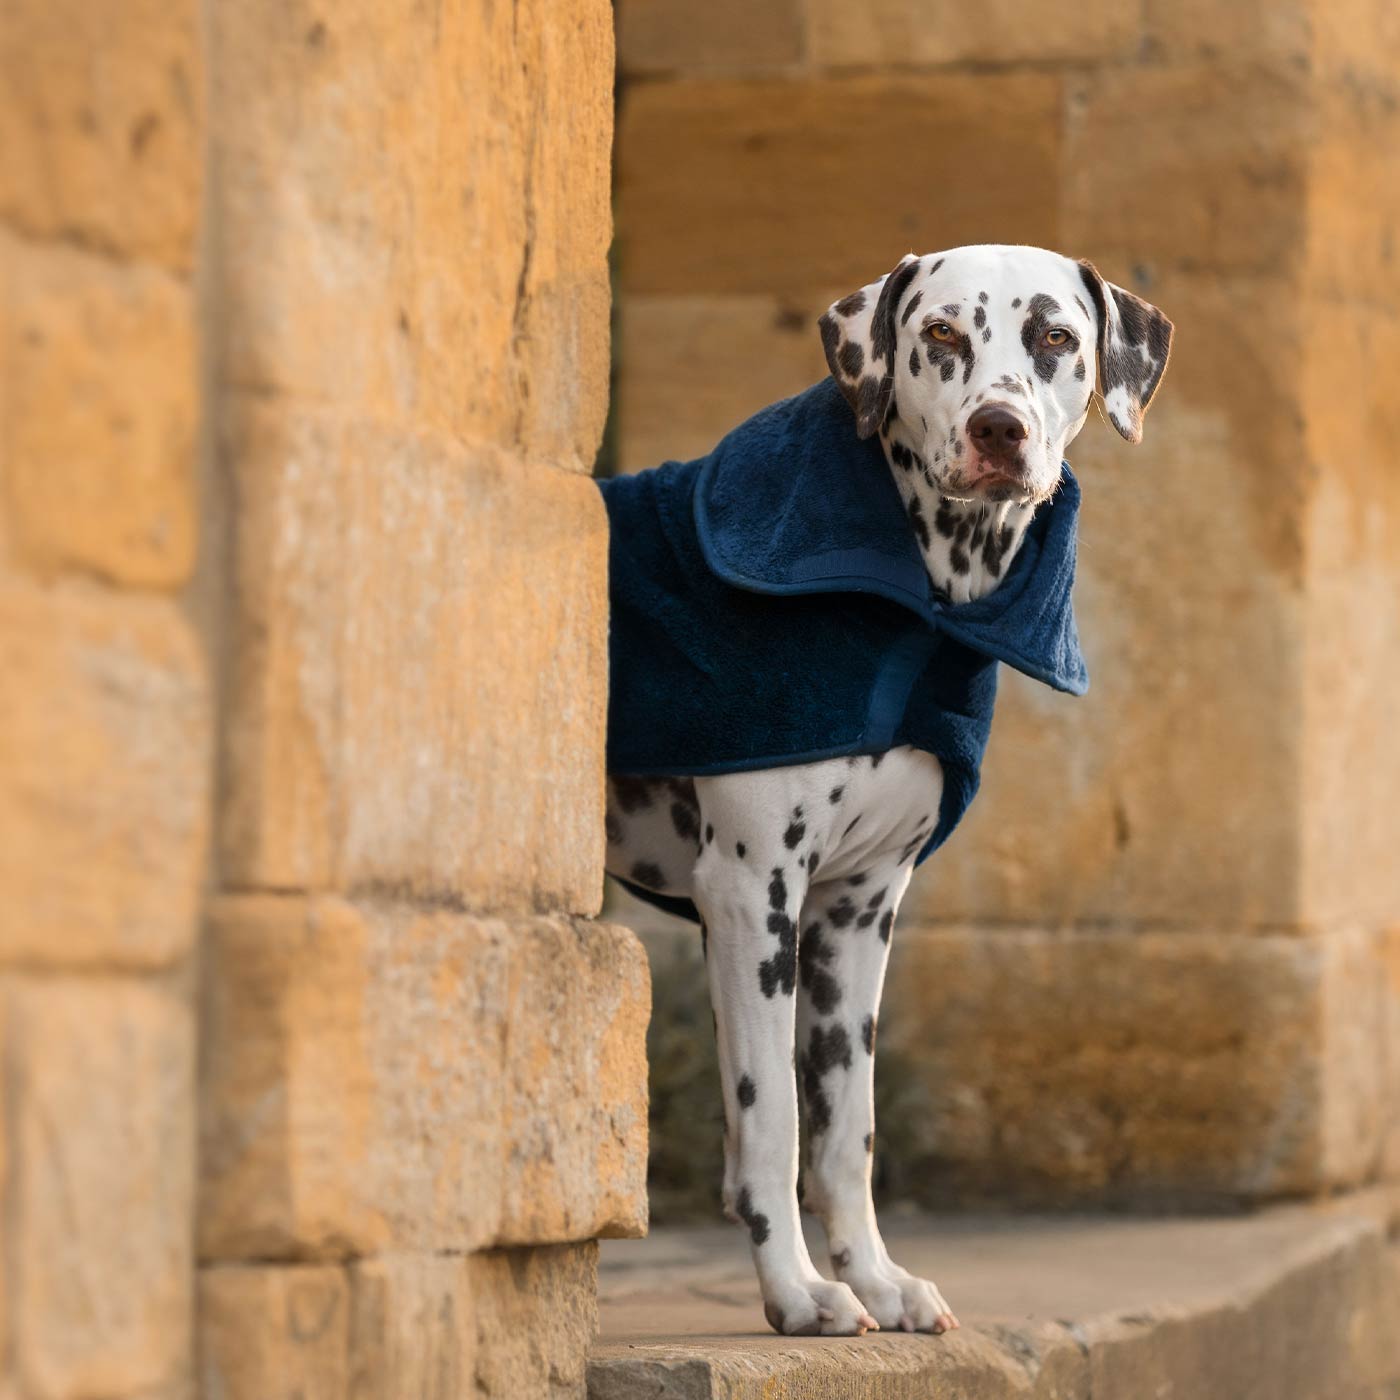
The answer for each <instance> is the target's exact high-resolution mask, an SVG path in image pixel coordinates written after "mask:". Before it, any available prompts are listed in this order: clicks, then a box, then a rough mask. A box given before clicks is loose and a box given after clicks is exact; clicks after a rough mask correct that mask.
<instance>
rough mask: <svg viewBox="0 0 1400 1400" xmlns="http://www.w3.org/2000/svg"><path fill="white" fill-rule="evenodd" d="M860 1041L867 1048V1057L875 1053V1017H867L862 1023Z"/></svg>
mask: <svg viewBox="0 0 1400 1400" xmlns="http://www.w3.org/2000/svg"><path fill="white" fill-rule="evenodd" d="M860 1041H861V1044H862V1045H864V1046H865V1053H866V1054H867V1055H873V1054H874V1053H875V1018H874V1017H873V1016H867V1017H866V1018H865V1020H863V1021H862V1022H861V1023H860Z"/></svg>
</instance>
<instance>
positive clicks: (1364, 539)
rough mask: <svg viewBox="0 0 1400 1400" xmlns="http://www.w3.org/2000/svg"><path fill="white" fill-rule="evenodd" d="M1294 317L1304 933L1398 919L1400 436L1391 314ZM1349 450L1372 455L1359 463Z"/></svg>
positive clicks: (1399, 362)
mask: <svg viewBox="0 0 1400 1400" xmlns="http://www.w3.org/2000/svg"><path fill="white" fill-rule="evenodd" d="M1378 197H1379V196H1378ZM1302 314H1303V315H1305V316H1306V318H1307V323H1308V337H1309V347H1310V348H1309V353H1308V354H1307V355H1306V357H1305V358H1304V362H1303V366H1302V378H1303V381H1304V383H1303V395H1304V403H1305V405H1306V412H1305V426H1304V439H1305V446H1304V447H1302V448H1301V449H1300V454H1301V455H1303V456H1305V457H1306V459H1307V460H1308V461H1309V462H1310V463H1312V464H1313V473H1312V480H1311V482H1310V491H1309V500H1308V511H1307V517H1306V521H1305V531H1306V534H1305V540H1306V548H1307V559H1308V573H1307V594H1306V617H1307V653H1306V667H1305V671H1304V674H1303V677H1302V681H1301V685H1302V689H1303V702H1304V711H1305V714H1306V726H1305V732H1306V744H1305V748H1304V752H1303V755H1302V758H1301V762H1300V771H1299V790H1300V792H1301V794H1302V796H1301V798H1300V800H1299V809H1298V810H1299V821H1300V823H1301V825H1302V827H1303V830H1304V833H1305V840H1304V862H1303V867H1302V872H1301V878H1302V883H1303V886H1304V900H1305V907H1306V912H1307V916H1308V917H1309V919H1310V920H1312V921H1313V922H1315V923H1318V924H1320V925H1327V924H1333V925H1352V926H1359V927H1369V928H1379V927H1385V926H1386V925H1388V924H1390V923H1391V922H1392V921H1393V919H1394V917H1395V910H1396V909H1397V907H1400V862H1397V861H1396V860H1395V858H1394V842H1393V839H1392V833H1393V832H1394V831H1395V830H1396V828H1397V823H1400V744H1397V743H1396V739H1395V731H1394V724H1393V708H1394V707H1393V706H1392V705H1391V704H1389V703H1388V702H1387V699H1386V697H1389V696H1393V695H1395V694H1396V693H1397V692H1398V691H1400V651H1397V648H1396V638H1397V636H1400V559H1398V558H1397V555H1396V550H1395V537H1396V532H1397V531H1400V473H1397V472H1396V469H1395V463H1394V461H1393V460H1392V456H1391V454H1390V453H1389V452H1388V451H1386V450H1385V449H1384V447H1382V446H1381V445H1382V444H1386V443H1390V442H1393V441H1394V440H1395V435H1396V433H1397V432H1400V407H1398V406H1397V404H1396V401H1395V397H1394V395H1393V394H1392V393H1391V385H1392V384H1393V383H1394V380H1395V376H1396V374H1397V373H1400V327H1397V325H1396V323H1395V319H1394V317H1393V316H1392V315H1391V314H1390V313H1389V312H1387V311H1383V310H1380V309H1377V308H1373V307H1370V306H1366V305H1358V304H1357V303H1356V302H1355V301H1352V300H1339V299H1335V298H1333V297H1329V296H1327V295H1323V294H1314V295H1310V296H1309V297H1308V298H1307V299H1306V300H1305V301H1304V302H1303V304H1302ZM1324 347H1325V348H1324ZM1358 442H1367V443H1374V444H1377V450H1376V451H1361V452H1358V451H1355V450H1354V445H1355V444H1356V443H1358ZM1363 599H1364V603H1363V604H1361V605H1360V606H1358V601H1359V600H1363Z"/></svg>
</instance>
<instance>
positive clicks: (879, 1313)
mask: <svg viewBox="0 0 1400 1400" xmlns="http://www.w3.org/2000/svg"><path fill="white" fill-rule="evenodd" d="M841 1277H842V1279H843V1280H844V1281H845V1282H846V1283H847V1284H849V1285H850V1287H851V1288H852V1290H853V1291H854V1292H855V1295H856V1297H858V1298H859V1299H860V1301H861V1302H862V1303H863V1304H864V1305H865V1309H866V1311H867V1312H868V1313H869V1314H870V1315H871V1316H872V1317H874V1318H875V1320H876V1321H877V1322H878V1323H879V1324H880V1326H881V1327H883V1328H884V1329H885V1330H886V1331H895V1330H901V1331H904V1332H934V1333H939V1332H950V1331H952V1330H953V1329H954V1328H955V1327H960V1326H961V1325H962V1324H961V1323H960V1322H959V1321H958V1319H957V1318H956V1317H955V1316H954V1315H953V1310H952V1308H950V1307H949V1306H948V1304H947V1302H946V1301H945V1300H944V1297H943V1295H942V1294H941V1293H940V1292H939V1291H938V1289H937V1287H936V1286H935V1285H934V1284H932V1283H930V1282H929V1281H928V1280H927V1279H922V1278H915V1277H914V1275H913V1274H911V1273H909V1272H908V1270H907V1269H901V1268H899V1267H898V1266H897V1265H894V1264H890V1265H888V1266H887V1267H885V1268H883V1269H877V1270H872V1271H871V1272H869V1273H862V1274H859V1275H857V1274H855V1273H853V1272H847V1273H843V1274H842V1275H841Z"/></svg>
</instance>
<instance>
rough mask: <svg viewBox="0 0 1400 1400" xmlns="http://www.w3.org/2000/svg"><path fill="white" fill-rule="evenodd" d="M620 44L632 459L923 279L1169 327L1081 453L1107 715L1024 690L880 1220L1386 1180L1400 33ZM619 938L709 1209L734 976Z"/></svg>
mask: <svg viewBox="0 0 1400 1400" xmlns="http://www.w3.org/2000/svg"><path fill="white" fill-rule="evenodd" d="M618 20H619V26H618V45H619V47H618V63H619V74H620V101H619V119H618V134H617V149H616V172H615V189H616V209H617V245H616V248H615V255H614V256H615V263H616V267H617V281H616V287H617V313H616V314H617V327H618V332H617V336H618V338H617V371H616V374H617V385H616V403H615V412H616V431H615V465H616V467H617V469H620V470H636V469H639V468H642V467H645V466H650V465H654V464H655V463H657V462H660V461H662V460H664V459H666V458H682V459H683V458H685V457H688V456H693V455H697V454H699V453H701V452H704V451H706V450H708V448H709V447H710V446H711V445H713V443H714V442H715V441H716V440H717V439H718V438H719V437H720V436H721V435H722V434H723V432H725V431H726V430H727V429H728V428H729V427H730V426H732V425H733V424H735V423H737V422H739V421H740V420H741V419H742V418H744V417H745V416H746V415H748V414H749V413H751V412H753V411H754V410H756V409H757V408H759V407H761V406H762V405H763V404H765V403H768V402H771V401H772V400H774V399H776V398H779V397H782V396H785V395H787V394H790V393H793V392H795V391H797V390H799V389H801V388H803V387H805V386H806V385H807V384H809V383H811V382H813V381H814V380H816V379H817V378H819V377H820V376H821V375H823V374H824V373H825V365H824V362H823V360H822V355H821V349H820V345H819V343H818V339H817V335H816V332H815V326H814V322H815V318H816V316H817V315H818V314H819V313H820V312H821V311H822V310H823V309H825V307H826V306H827V304H828V303H829V302H831V301H832V300H833V299H835V298H836V297H838V296H841V295H843V294H845V293H847V292H849V291H851V290H853V289H855V288H856V287H859V286H861V285H862V284H864V283H866V282H869V281H871V280H872V279H873V278H875V277H877V276H879V275H880V274H881V273H882V272H885V271H887V270H889V269H890V268H891V267H893V266H894V264H895V263H896V262H897V261H898V259H899V257H900V256H901V255H902V254H904V253H906V252H909V251H914V252H929V251H934V250H937V249H940V248H944V247H951V246H956V245H958V244H963V243H973V242H1028V243H1034V244H1040V245H1044V246H1049V247H1053V248H1057V249H1060V250H1062V251H1064V252H1067V253H1070V254H1072V255H1074V256H1078V257H1086V258H1090V259H1092V260H1093V261H1094V262H1096V263H1097V264H1098V266H1099V267H1100V268H1101V270H1102V271H1103V272H1104V273H1105V275H1106V276H1108V277H1109V278H1111V279H1112V280H1115V281H1117V282H1120V283H1122V284H1123V285H1124V286H1126V287H1128V288H1130V289H1132V290H1133V291H1136V292H1137V293H1139V294H1140V295H1142V296H1144V297H1146V298H1148V299H1149V300H1152V301H1154V302H1156V303H1157V304H1158V305H1160V306H1161V307H1162V308H1163V309H1164V310H1165V311H1166V312H1167V314H1168V315H1169V316H1171V317H1172V318H1173V319H1174V321H1175V322H1176V327H1177V334H1176V340H1175V344H1174V349H1173V354H1172V361H1171V368H1170V369H1169V371H1168V373H1167V376H1166V379H1165V380H1164V382H1163V387H1162V389H1161V392H1160V394H1159V397H1158V399H1157V402H1156V404H1155V405H1154V407H1153V409H1152V411H1151V413H1150V414H1149V416H1148V420H1147V430H1146V439H1145V441H1144V442H1143V444H1142V445H1141V446H1140V447H1138V448H1135V449H1134V448H1129V447H1128V446H1127V445H1126V444H1125V443H1123V442H1122V441H1121V440H1120V439H1119V438H1118V437H1117V435H1116V434H1115V433H1113V432H1112V430H1111V429H1110V428H1108V427H1106V426H1105V425H1104V424H1103V423H1102V422H1100V421H1097V420H1091V422H1090V424H1089V425H1088V426H1087V427H1086V429H1085V431H1084V433H1083V435H1082V436H1081V438H1080V439H1079V440H1078V441H1077V442H1076V443H1075V444H1074V446H1073V448H1072V449H1071V458H1072V460H1073V462H1074V466H1075V470H1076V471H1077V472H1078V474H1079V476H1080V479H1081V481H1082V483H1083V487H1084V512H1083V528H1082V540H1081V554H1080V558H1081V573H1080V583H1079V587H1078V590H1077V606H1078V611H1079V618H1080V628H1081V632H1082V634H1083V639H1084V646H1085V650H1086V653H1087V655H1088V659H1089V666H1090V671H1091V673H1092V676H1093V688H1092V690H1091V692H1090V694H1089V696H1088V697H1087V698H1086V699H1084V700H1070V699H1068V698H1066V697H1063V696H1059V695H1054V694H1052V693H1050V692H1049V691H1047V690H1045V689H1044V688H1043V687H1039V686H1036V685H1034V684H1033V683H1031V682H1027V681H1025V680H1023V679H1022V678H1021V677H1020V676H1017V675H1015V674H1007V675H1005V676H1004V679H1003V683H1002V699H1001V703H1000V705H999V708H998V714H997V722H996V726H995V730H994V735H993V740H992V744H991V747H990V750H989V754H988V761H987V765H986V769H985V774H984V786H983V792H982V795H981V796H980V797H979V799H978V801H977V802H976V803H975V804H974V806H973V808H972V811H971V813H970V814H969V817H968V819H967V821H966V822H965V823H964V825H963V826H962V827H961V828H960V830H959V832H958V834H957V836H956V838H955V839H954V840H953V841H952V842H951V843H950V845H949V846H948V847H947V848H945V850H944V851H942V852H940V853H939V855H938V856H937V857H936V858H935V859H934V860H933V861H931V862H930V863H929V864H928V865H927V866H925V867H924V868H923V869H922V870H921V872H920V873H919V874H918V875H917V876H916V877H915V881H914V884H913V886H912V888H911V892H910V895H909V898H908V900H907V902H906V905H905V909H904V912H903V916H902V918H901V921H900V927H899V930H898V932H897V935H896V939H895V946H894V953H893V958H892V963H891V969H890V978H889V992H888V1000H887V1007H886V1012H885V1015H884V1016H883V1018H882V1021H881V1041H880V1051H881V1053H880V1063H879V1070H878V1075H879V1080H880V1091H881V1100H882V1104H881V1107H882V1110H883V1113H882V1116H881V1117H880V1118H879V1119H878V1132H877V1140H878V1144H879V1145H878V1147H877V1162H878V1175H879V1178H880V1181H881V1183H882V1185H883V1187H884V1190H885V1193H886V1195H887V1196H888V1195H906V1194H907V1195H910V1196H912V1197H914V1198H916V1199H918V1200H919V1201H921V1202H923V1203H926V1204H930V1205H947V1204H949V1203H950V1202H954V1201H959V1200H968V1199H991V1200H994V1201H998V1202H1007V1203H1022V1204H1025V1203H1042V1204H1047V1203H1048V1204H1088V1203H1094V1204H1106V1203H1107V1204H1112V1203H1121V1204H1132V1205H1149V1206H1178V1205H1187V1204H1191V1205H1204V1206H1212V1205H1231V1204H1235V1203H1240V1202H1248V1201H1257V1200H1261V1199H1264V1198H1268V1197H1274V1196H1286V1195H1299V1194H1302V1195H1308V1194H1318V1193H1327V1192H1331V1191H1334V1190H1337V1189H1339V1188H1344V1187H1350V1186H1355V1185H1358V1184H1360V1183H1363V1182H1367V1181H1372V1180H1376V1179H1379V1178H1383V1177H1386V1176H1393V1175H1394V1174H1395V1173H1396V1172H1397V1171H1400V1133H1397V1129H1400V858H1397V855H1396V839H1397V832H1398V831H1400V740H1397V737H1396V735H1397V727H1396V721H1397V719H1400V709H1397V702H1396V699H1395V697H1396V695H1397V694H1400V544H1397V537H1398V536H1397V531H1398V530H1400V446H1397V442H1398V441H1400V439H1398V438H1397V428H1400V412H1398V411H1397V407H1396V405H1397V403H1400V399H1397V397H1396V395H1395V394H1394V392H1393V390H1392V388H1391V385H1392V383H1393V381H1394V380H1395V377H1396V376H1397V374H1400V263H1397V260H1396V238H1397V233H1400V194H1397V192H1398V191H1400V179H1398V178H1397V175H1400V105H1398V104H1397V96H1400V87H1397V78H1398V77H1400V12H1398V11H1396V9H1395V8H1394V7H1393V6H1392V5H1389V4H1386V3H1380V2H1379V0H1344V3H1341V4H1335V3H1327V4H1324V3H1319V2H1318V0H1284V2H1283V3H1273V0H1269V3H1264V2H1263V0H1231V3H1228V4H1219V5H1197V4H1180V3H1167V0H1141V3H1133V4H1117V3H1112V4H1108V3H1104V4H1100V3H1091V4H1085V5H1080V6H1077V7H1071V8H1069V9H1066V8H1065V7H1053V6H1041V5H1032V4H1024V3H1019V2H1018V0H1006V3H993V4H987V5H981V6H968V5H960V4H954V3H950V0H874V2H873V3H870V4H865V5H856V4H851V3H849V0H839V3H838V0H753V3H746V4H743V5H739V4H723V5H720V6H717V7H716V6H707V7H704V9H703V11H702V10H701V9H700V8H699V7H695V6H691V5H688V4H685V3H683V0H619V5H618ZM617 907H618V908H619V909H620V910H621V911H622V912H620V913H619V914H618V917H619V918H621V919H622V920H623V921H624V922H628V923H630V924H631V925H632V926H633V927H637V928H640V929H642V930H643V932H644V934H645V937H646V939H647V942H648V946H649V947H650V948H651V949H652V950H653V955H654V956H653V966H654V972H655V976H656V1004H657V1014H656V1016H655V1018H654V1021H653V1027H652V1032H651V1036H652V1040H651V1044H652V1097H653V1145H652V1176H653V1198H654V1203H655V1205H656V1207H657V1209H658V1211H659V1212H661V1213H670V1212H671V1211H673V1210H681V1209H700V1210H702V1211H712V1210H713V1209H714V1205H713V1203H714V1201H715V1199H716V1193H717V1181H718V1174H717V1168H716V1162H717V1160H718V1143H717V1141H716V1142H714V1143H713V1144H712V1145H710V1146H709V1147H705V1146H704V1142H703V1139H704V1138H705V1133H712V1134H713V1135H714V1136H716V1137H717V1134H718V1131H719V1117H718V1108H717V1102H716V1093H715V1090H714V1088H713V1085H714V1082H715V1081H714V1075H713V1072H712V1070H711V1069H710V1067H709V1066H708V1064H705V1066H704V1068H703V1069H702V1068H701V1062H702V1061H708V1059H709V1057H710V1056H711V1055H712V1053H713V1049H712V1038H711V1035H710V1028H709V1019H708V1016H706V1015H702V1014H701V1011H700V1010H698V1009H696V1007H695V1006H694V1005H692V1002H698V1000H699V998H701V997H702V996H703V992H704V985H703V978H702V977H701V975H700V974H699V972H698V970H697V968H696V966H695V956H694V954H695V950H694V949H693V948H692V947H690V946H689V943H688V942H687V936H686V935H685V934H684V933H676V932H675V931H674V930H673V931H670V932H667V931H665V930H664V929H663V928H661V927H658V926H656V923H655V919H654V916H653V915H651V914H650V913H649V912H648V911H647V910H646V909H645V907H644V906H633V905H630V904H628V905H622V904H619V905H618V906H617ZM692 937H693V935H692ZM663 1006H666V1007H671V1008H673V1009H672V1010H671V1011H670V1013H669V1015H667V1014H663ZM668 1022H670V1023H671V1024H669V1025H668ZM677 1026H679V1027H681V1028H682V1029H677V1028H676V1027H677ZM688 1043H690V1045H691V1048H689V1049H688V1048H687V1045H688ZM895 1104H897V1105H898V1106H899V1107H898V1112H897V1113H892V1111H891V1108H892V1106H893V1105H895ZM701 1123H703V1124H704V1125H705V1133H702V1132H701V1131H700V1129H699V1126H698V1125H699V1124H701ZM668 1140H669V1142H670V1143H675V1142H682V1143H684V1144H685V1147H684V1149H683V1150H678V1149H676V1148H674V1147H673V1146H671V1145H668ZM692 1168H693V1169H692Z"/></svg>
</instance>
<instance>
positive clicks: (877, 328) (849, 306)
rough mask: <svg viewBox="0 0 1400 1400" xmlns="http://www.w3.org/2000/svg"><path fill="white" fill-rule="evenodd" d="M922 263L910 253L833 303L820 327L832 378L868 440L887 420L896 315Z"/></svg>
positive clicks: (858, 427) (858, 428)
mask: <svg viewBox="0 0 1400 1400" xmlns="http://www.w3.org/2000/svg"><path fill="white" fill-rule="evenodd" d="M922 264H923V259H922V258H916V257H915V256H914V255H913V254H912V253H907V254H906V255H905V256H904V257H902V258H901V259H900V260H899V263H898V264H897V265H896V267H895V269H894V271H893V272H888V273H886V274H885V276H883V277H882V278H880V280H879V281H878V282H871V283H870V285H869V286H866V287H862V288H861V289H860V291H858V292H852V293H851V294H850V296H848V297H842V298H841V300H840V301H837V302H833V303H832V304H831V306H830V307H829V308H828V309H827V311H826V312H825V314H824V315H823V316H822V318H821V320H820V321H819V322H818V323H817V324H818V325H819V326H820V327H821V332H822V349H824V350H825V351H826V362H827V364H828V365H830V366H831V373H832V376H833V377H834V378H835V380H836V383H837V385H838V386H839V387H840V390H841V392H842V393H843V394H845V396H846V402H847V403H849V404H850V406H851V409H852V411H853V412H854V413H855V415H856V433H857V435H858V436H860V437H863V438H868V437H869V436H870V435H871V433H873V432H874V431H875V429H876V428H878V427H879V426H880V424H881V423H882V422H883V421H884V418H885V411H886V410H887V409H888V408H889V404H890V391H891V390H892V389H893V388H894V347H895V341H896V334H895V322H894V317H895V312H896V311H897V310H898V308H899V303H900V301H901V300H902V298H903V296H904V292H905V289H906V288H907V287H908V286H909V284H910V282H912V281H913V280H914V278H915V276H916V275H917V274H918V272H919V269H920V267H921V266H922Z"/></svg>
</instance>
